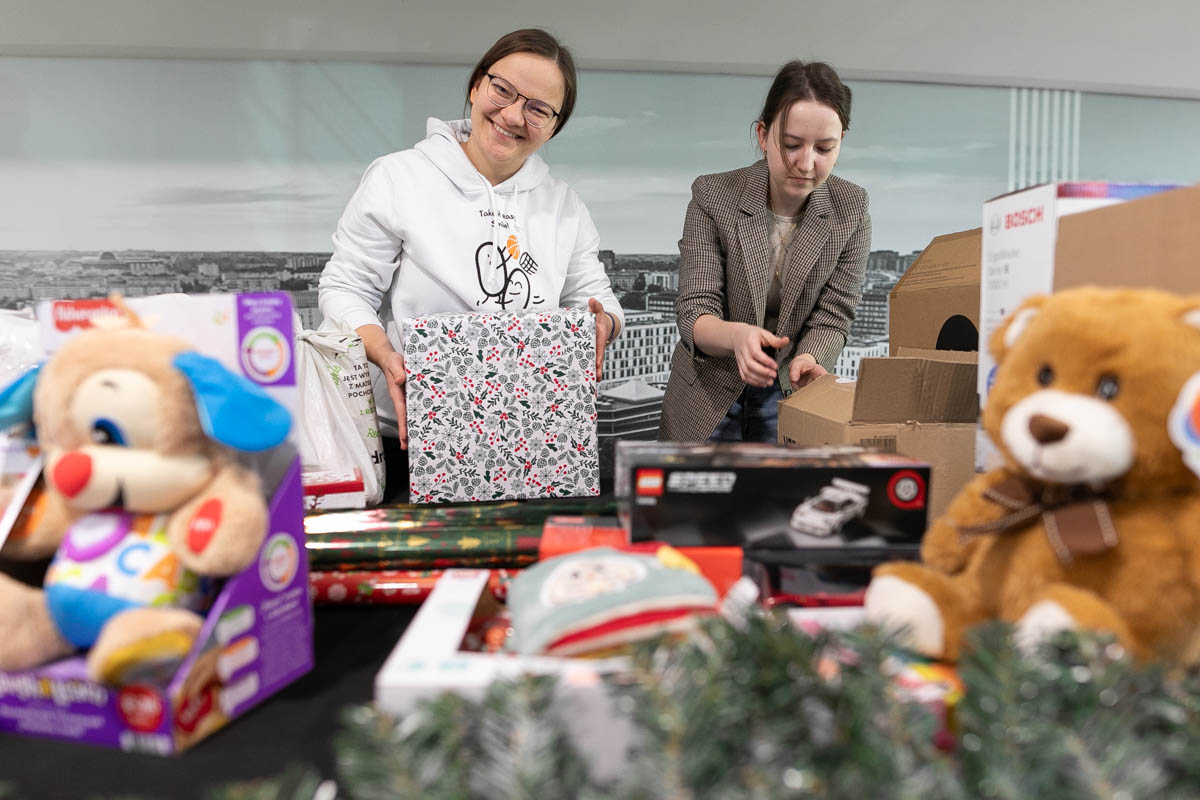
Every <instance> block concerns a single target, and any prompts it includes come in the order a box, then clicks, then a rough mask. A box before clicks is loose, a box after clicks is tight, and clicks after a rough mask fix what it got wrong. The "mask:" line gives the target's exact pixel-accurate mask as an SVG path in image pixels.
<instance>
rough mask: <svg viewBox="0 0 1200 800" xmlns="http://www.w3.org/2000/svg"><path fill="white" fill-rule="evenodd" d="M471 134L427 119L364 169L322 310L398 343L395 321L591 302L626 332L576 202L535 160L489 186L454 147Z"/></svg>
mask: <svg viewBox="0 0 1200 800" xmlns="http://www.w3.org/2000/svg"><path fill="white" fill-rule="evenodd" d="M470 132H471V123H470V120H457V121H454V122H450V123H446V122H442V121H441V120H437V119H433V118H430V119H429V121H428V123H427V125H426V138H425V139H424V140H423V141H421V142H418V143H417V146H416V147H415V148H413V149H411V150H404V151H402V152H399V153H392V154H391V155H386V156H383V157H382V158H379V159H376V160H375V162H374V163H372V164H371V166H369V167H367V171H366V172H365V173H364V174H363V177H362V180H361V181H360V182H359V185H358V189H357V190H356V191H355V192H354V196H353V197H351V198H350V203H349V204H348V205H347V206H346V210H345V211H344V212H343V213H342V218H341V220H340V221H339V222H338V226H337V231H336V232H334V234H333V256H332V257H331V258H330V259H329V263H328V264H326V265H325V270H324V272H323V273H322V274H321V281H320V284H319V287H320V292H319V295H318V297H319V302H320V306H321V313H322V314H323V315H324V316H325V318H326V319H329V320H332V321H335V322H338V323H340V324H341V325H342V326H344V327H346V328H348V329H350V330H354V329H355V328H358V327H359V326H361V325H379V326H381V327H382V328H383V329H384V330H385V331H387V334H388V338H389V339H391V341H392V344H393V346H396V347H397V348H399V345H400V340H401V336H400V329H399V325H398V324H397V321H398V320H405V319H410V318H412V317H417V316H421V315H424V314H437V313H441V312H446V311H458V312H474V311H521V310H525V309H530V310H534V309H539V308H558V307H561V306H582V307H586V305H587V300H588V298H589V297H595V298H596V299H597V300H599V301H600V302H601V303H602V304H603V305H604V308H605V310H606V311H610V312H612V313H613V314H614V315H616V317H617V318H618V319H619V320H621V325H622V326H624V314H623V313H622V311H621V306H620V304H619V303H618V302H617V298H616V296H615V295H614V294H613V291H612V287H611V285H610V284H609V282H608V276H607V275H605V274H604V266H603V264H601V263H600V259H599V255H598V251H599V247H600V235H599V233H597V231H596V226H595V225H594V224H593V223H592V218H591V215H589V214H588V211H587V208H586V207H585V206H584V205H583V201H581V200H580V199H579V196H578V195H577V194H575V192H574V191H572V190H571V188H570V187H569V186H567V185H566V184H565V183H563V182H562V181H560V180H558V179H557V178H553V177H551V176H550V169H549V167H547V166H546V162H545V161H543V160H542V159H541V158H540V157H539V156H538V155H537V154H536V153H535V154H533V155H531V156H529V158H527V159H526V160H525V163H524V164H523V165H522V166H521V169H520V170H518V171H517V174H515V175H513V176H512V177H511V178H509V179H508V180H506V181H504V182H502V183H500V184H498V185H496V186H492V185H491V184H490V183H489V182H488V180H487V179H486V178H484V177H483V175H481V174H480V173H479V171H478V170H477V169H475V167H474V165H472V164H471V162H470V160H469V159H468V158H467V155H466V153H464V152H463V149H462V146H461V144H460V143H461V142H465V141H466V140H467V137H468V136H469V135H470ZM493 223H495V224H493ZM372 373H373V376H374V377H375V382H374V383H375V403H376V408H377V410H378V412H379V416H380V420H381V422H384V423H385V425H384V427H385V429H389V428H390V429H392V430H394V426H393V425H391V424H388V423H393V422H394V421H395V418H396V413H395V409H394V408H393V407H392V402H391V398H390V397H389V395H388V393H387V388H386V387H385V386H384V385H383V382H382V380H381V379H380V375H379V373H378V371H377V370H375V369H374V368H372Z"/></svg>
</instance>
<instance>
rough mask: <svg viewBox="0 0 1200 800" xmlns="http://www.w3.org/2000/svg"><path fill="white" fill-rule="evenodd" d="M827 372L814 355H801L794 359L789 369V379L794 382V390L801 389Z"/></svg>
mask: <svg viewBox="0 0 1200 800" xmlns="http://www.w3.org/2000/svg"><path fill="white" fill-rule="evenodd" d="M826 371H827V370H826V369H825V368H824V367H822V366H821V365H820V364H818V363H817V359H816V357H815V356H813V354H812V353H801V354H800V355H798V356H796V357H795V358H793V359H792V364H791V366H790V367H788V378H790V379H791V381H792V388H793V389H799V388H800V387H801V386H807V385H808V384H810V383H812V382H813V381H815V380H816V379H817V378H819V377H821V376H822V375H824V374H825V373H826Z"/></svg>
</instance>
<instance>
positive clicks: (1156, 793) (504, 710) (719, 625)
mask: <svg viewBox="0 0 1200 800" xmlns="http://www.w3.org/2000/svg"><path fill="white" fill-rule="evenodd" d="M897 652H898V651H897V650H896V649H895V647H894V646H893V643H892V642H891V641H890V640H889V638H888V637H887V636H885V635H882V634H880V633H879V632H877V631H874V630H871V629H863V630H861V631H859V632H855V633H828V634H821V635H818V636H815V637H814V636H809V635H807V634H805V633H803V632H801V631H799V630H797V629H796V628H795V627H794V626H793V625H791V624H790V623H789V622H788V621H787V620H786V619H785V618H784V617H782V616H751V617H749V618H748V619H746V620H744V621H743V622H742V623H740V624H738V625H731V624H729V623H727V622H724V621H712V622H708V623H706V624H705V625H704V626H703V628H702V631H701V634H700V635H698V636H694V637H692V638H690V639H688V640H686V641H683V642H676V641H663V642H659V643H657V644H654V645H651V646H648V647H646V648H645V649H643V650H642V651H641V652H640V653H638V654H637V655H636V656H635V658H634V663H635V665H636V669H635V670H634V672H633V673H632V674H630V675H625V676H621V677H618V678H614V679H612V681H611V686H610V687H609V691H610V692H611V696H612V699H613V702H614V703H615V704H616V708H617V710H618V712H619V714H622V715H624V716H625V718H626V719H627V720H628V721H629V722H630V723H631V725H632V728H633V730H634V732H635V735H634V737H633V742H631V744H630V748H629V750H628V752H627V753H626V759H625V768H624V769H622V770H621V771H620V772H619V774H618V775H617V777H613V778H609V779H608V780H606V781H604V782H601V781H599V780H597V779H596V777H595V776H594V775H593V774H592V772H591V771H590V766H589V762H588V759H587V758H586V757H585V756H586V754H585V753H582V752H580V751H579V750H578V748H577V746H576V745H575V744H574V740H573V739H572V737H571V736H570V735H568V730H567V725H566V724H565V720H564V719H563V717H562V716H561V715H562V713H563V712H562V709H563V704H562V703H560V702H557V701H556V698H558V697H559V696H560V695H559V694H558V687H556V685H555V682H554V681H553V680H552V679H549V678H544V677H543V678H526V679H524V680H521V681H517V682H503V683H496V684H494V685H493V686H492V687H491V688H490V689H489V691H488V692H487V695H486V696H485V697H484V698H483V699H482V700H471V699H466V698H462V697H456V696H453V695H443V696H441V697H439V698H437V699H435V700H432V701H430V702H427V703H425V704H424V705H422V706H421V707H420V709H419V710H418V711H416V712H414V713H412V714H410V715H408V716H407V717H405V718H404V719H402V720H395V719H391V718H389V717H387V716H384V715H381V714H379V713H378V712H376V711H375V710H373V709H372V708H370V707H367V706H363V707H356V708H352V709H349V710H348V711H347V713H346V714H345V717H344V728H343V730H342V731H341V732H340V733H339V735H338V737H337V739H336V740H335V747H336V750H337V753H338V757H339V770H338V775H337V776H336V780H337V786H336V795H337V796H338V797H348V798H359V799H361V800H372V799H374V798H409V797H412V798H417V797H420V798H427V799H428V800H441V799H442V798H455V800H462V799H463V798H486V799H487V800H496V799H502V800H525V799H526V798H528V799H529V800H533V799H534V798H537V800H546V799H548V798H553V799H557V798H572V799H575V798H579V799H581V800H591V799H592V798H617V799H618V800H621V799H627V800H708V799H709V798H713V799H716V798H752V799H757V798H764V799H766V798H770V799H772V800H773V799H774V798H801V797H803V798H856V799H857V798H884V799H887V798H897V799H898V800H902V799H907V798H914V799H915V800H943V799H944V800H959V798H1005V799H1007V798H1022V800H1025V799H1026V798H1055V800H1075V799H1076V798H1078V799H1080V800H1082V798H1088V799H1089V800H1090V799H1091V798H1111V800H1142V798H1155V800H1159V799H1160V798H1162V799H1164V800H1172V799H1173V798H1198V797H1200V675H1198V674H1197V673H1195V672H1186V671H1181V670H1174V671H1170V670H1166V669H1164V668H1162V667H1158V666H1142V665H1137V664H1134V663H1133V662H1132V661H1131V660H1130V659H1129V658H1128V656H1127V655H1126V654H1125V653H1124V652H1123V651H1122V649H1121V648H1120V647H1118V646H1117V645H1115V644H1114V643H1113V642H1112V641H1111V640H1108V639H1104V638H1097V637H1092V636H1082V637H1076V636H1073V635H1063V636H1061V637H1060V638H1058V639H1055V640H1054V641H1052V642H1050V643H1048V644H1047V645H1045V646H1043V647H1042V648H1041V649H1040V650H1039V651H1038V652H1036V653H1029V652H1026V651H1025V650H1022V649H1021V648H1019V647H1017V645H1016V644H1015V643H1014V641H1013V638H1012V633H1011V630H1010V629H1009V628H1007V627H1005V626H1002V625H994V626H990V627H985V628H981V629H979V630H977V631H976V632H975V633H974V635H973V636H972V638H971V640H970V642H969V646H968V648H967V651H966V653H965V655H964V657H963V659H962V661H961V663H960V664H959V673H960V676H961V677H962V679H963V682H964V684H965V686H966V691H965V696H964V698H963V699H962V700H961V702H960V703H959V704H958V706H957V707H956V709H955V712H954V714H953V715H952V720H951V732H952V733H953V737H952V742H953V744H952V747H950V748H948V749H949V752H947V750H942V749H938V748H937V747H935V746H934V740H935V733H936V732H937V731H938V729H939V728H940V726H941V725H942V721H941V720H940V719H939V717H938V716H937V714H936V713H935V712H934V710H932V709H931V707H929V706H926V705H922V704H920V703H917V702H913V700H912V699H911V697H906V696H904V695H903V693H901V692H898V691H896V690H895V684H894V682H893V675H894V674H895V672H896V671H897V669H898V668H899V662H898V660H897V658H896V656H897ZM289 780H290V783H289V784H288V785H286V786H283V785H280V786H276V787H274V788H275V789H277V791H276V792H275V793H270V791H271V789H272V787H271V786H270V785H269V784H264V783H263V782H253V783H252V784H245V785H241V786H239V787H231V788H230V790H229V793H223V794H221V795H220V796H223V797H246V798H285V797H289V798H290V797H301V796H303V797H311V796H313V795H312V794H304V792H309V791H311V787H312V786H314V785H316V782H317V780H318V778H317V776H315V775H312V774H305V773H295V774H293V775H292V776H291V777H290V779H289ZM297 789H298V790H299V791H289V790H297ZM320 789H321V790H322V792H324V793H325V794H326V795H327V794H328V792H329V789H330V785H329V784H328V783H326V784H322V785H321V786H320Z"/></svg>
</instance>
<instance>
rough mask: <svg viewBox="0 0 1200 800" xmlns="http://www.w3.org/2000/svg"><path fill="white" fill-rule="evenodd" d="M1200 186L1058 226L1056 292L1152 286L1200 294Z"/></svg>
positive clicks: (1070, 219) (1084, 215)
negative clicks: (1090, 286)
mask: <svg viewBox="0 0 1200 800" xmlns="http://www.w3.org/2000/svg"><path fill="white" fill-rule="evenodd" d="M1197 221H1200V186H1189V187H1187V188H1183V189H1173V190H1171V191H1169V192H1163V193H1161V194H1155V195H1151V196H1149V197H1142V198H1139V199H1137V200H1129V201H1127V202H1124V203H1121V204H1119V205H1113V206H1107V207H1105V208H1097V209H1095V210H1093V211H1086V212H1083V213H1080V214H1071V215H1070V216H1066V217H1062V218H1060V219H1059V221H1058V243H1057V246H1056V250H1055V253H1054V288H1055V289H1062V288H1065V287H1068V286H1082V285H1084V284H1095V285H1097V286H1154V287H1157V288H1159V289H1167V290H1170V291H1173V292H1182V293H1184V294H1187V293H1191V292H1200V269H1197V264H1198V263H1200V225H1197Z"/></svg>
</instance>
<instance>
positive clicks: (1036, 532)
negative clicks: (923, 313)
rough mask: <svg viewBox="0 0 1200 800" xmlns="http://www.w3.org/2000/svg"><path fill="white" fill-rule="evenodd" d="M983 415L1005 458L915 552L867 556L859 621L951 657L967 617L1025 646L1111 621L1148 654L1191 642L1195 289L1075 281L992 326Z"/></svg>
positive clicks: (1195, 584) (1197, 411)
mask: <svg viewBox="0 0 1200 800" xmlns="http://www.w3.org/2000/svg"><path fill="white" fill-rule="evenodd" d="M991 347H992V352H993V353H994V354H995V356H996V361H997V364H998V368H997V371H996V375H995V382H994V384H993V386H992V390H991V393H990V394H989V397H988V401H987V407H986V408H985V409H984V412H983V425H984V428H985V429H986V430H987V433H988V435H989V436H990V437H991V439H992V441H993V442H994V443H995V444H996V445H997V447H998V448H999V450H1000V451H1001V453H1002V454H1003V456H1004V465H1003V466H1002V467H1000V468H998V469H993V470H991V471H989V472H987V473H984V474H982V475H979V476H977V477H976V478H975V479H974V480H973V481H972V482H971V483H969V484H967V486H966V487H964V488H963V490H962V491H961V492H960V493H959V495H958V496H957V497H956V498H955V500H954V501H953V503H951V505H950V506H949V508H948V509H947V512H946V514H945V516H944V517H943V518H941V519H939V520H936V521H935V522H934V524H933V525H932V526H931V527H930V529H929V530H928V531H927V532H926V535H925V540H924V542H923V544H922V560H923V561H924V563H923V564H911V563H910V564H900V563H896V564H886V565H883V566H881V567H879V568H877V569H876V571H875V575H874V578H873V580H872V582H871V585H870V587H869V588H868V590H867V595H866V610H867V613H868V616H869V618H872V619H875V620H878V621H883V622H899V623H901V624H902V625H903V626H904V627H905V628H906V629H907V635H908V637H909V644H910V645H911V646H912V647H913V648H914V649H916V650H919V651H922V652H924V653H926V654H928V655H930V656H933V657H936V658H951V659H952V658H955V657H957V655H958V653H959V649H960V645H961V642H962V635H963V631H964V630H965V629H966V628H967V627H969V626H970V625H972V624H974V623H976V622H979V621H982V620H985V619H1001V620H1006V621H1008V622H1011V623H1014V624H1015V625H1016V626H1017V633H1018V636H1019V637H1020V639H1021V640H1023V641H1025V642H1028V643H1033V642H1035V641H1037V640H1039V639H1041V638H1043V637H1045V636H1047V635H1049V634H1051V633H1053V632H1054V631H1057V630H1062V629H1068V628H1070V629H1076V628H1086V629H1092V630H1101V631H1108V632H1111V633H1113V634H1115V635H1116V636H1117V637H1118V639H1119V640H1120V641H1121V642H1122V643H1123V644H1124V645H1125V646H1126V647H1127V648H1128V649H1129V650H1130V651H1131V652H1133V653H1134V654H1136V655H1137V656H1139V657H1143V658H1150V657H1154V658H1165V659H1172V660H1181V661H1191V660H1194V659H1195V658H1196V656H1197V655H1198V654H1200V650H1198V649H1197V644H1198V643H1200V480H1198V479H1197V470H1200V459H1197V453H1198V451H1200V296H1192V297H1181V296H1178V295H1173V294H1168V293H1166V292H1160V291H1153V290H1102V289H1094V288H1092V289H1076V290H1070V291H1064V292H1061V293H1058V294H1055V295H1052V296H1048V297H1047V296H1039V297H1036V298H1032V299H1030V300H1028V301H1027V302H1025V303H1024V304H1023V305H1022V306H1021V307H1020V308H1018V309H1017V310H1016V312H1015V313H1014V314H1012V316H1011V317H1009V319H1008V320H1007V321H1006V323H1005V324H1004V326H1003V327H1002V328H1001V329H999V330H998V331H997V332H996V333H995V335H994V336H993V337H992V341H991Z"/></svg>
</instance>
